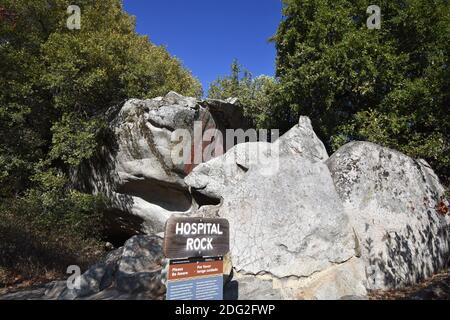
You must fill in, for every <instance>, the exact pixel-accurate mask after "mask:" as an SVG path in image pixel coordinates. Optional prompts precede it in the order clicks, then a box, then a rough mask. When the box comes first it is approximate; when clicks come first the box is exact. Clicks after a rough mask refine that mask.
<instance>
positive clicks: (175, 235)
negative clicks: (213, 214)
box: [164, 217, 230, 259]
mask: <svg viewBox="0 0 450 320" xmlns="http://www.w3.org/2000/svg"><path fill="white" fill-rule="evenodd" d="M229 229H230V227H229V223H228V221H227V220H226V219H210V218H179V217H175V218H171V219H169V220H168V221H167V223H166V230H165V235H164V254H165V256H166V257H167V258H169V259H184V258H191V257H218V256H224V255H225V254H227V252H228V251H229V243H230V235H229Z"/></svg>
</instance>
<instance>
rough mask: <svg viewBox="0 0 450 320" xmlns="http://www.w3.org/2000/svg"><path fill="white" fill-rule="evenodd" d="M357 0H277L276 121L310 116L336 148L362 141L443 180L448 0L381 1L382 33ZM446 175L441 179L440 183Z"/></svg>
mask: <svg viewBox="0 0 450 320" xmlns="http://www.w3.org/2000/svg"><path fill="white" fill-rule="evenodd" d="M371 4H372V3H371V2H370V1H365V0H343V1H332V0H285V1H284V9H283V14H284V19H283V21H282V22H281V23H280V26H279V28H278V31H277V34H276V36H275V37H274V40H275V43H276V47H277V52H278V55H277V76H278V77H279V80H280V91H279V92H278V94H277V100H276V103H274V105H278V106H284V107H285V110H284V114H283V115H282V117H281V118H282V119H283V120H284V121H285V122H294V121H295V120H296V118H297V117H298V115H299V114H304V115H308V116H310V117H311V118H312V120H313V122H314V125H315V127H316V128H317V130H318V132H319V134H320V136H321V137H322V138H323V139H324V140H325V141H326V143H327V145H328V146H329V148H330V149H332V150H335V149H336V148H338V147H339V146H341V145H342V144H343V143H345V142H348V141H350V140H355V139H356V140H369V141H372V142H375V143H379V144H382V145H385V146H388V147H393V148H395V149H398V150H400V151H402V152H405V153H407V154H409V155H410V156H413V157H418V158H424V159H426V160H428V161H429V162H430V163H431V164H432V166H433V168H435V169H436V170H437V171H438V172H439V173H440V175H441V177H443V178H444V179H448V177H449V176H450V172H449V168H450V152H449V151H450V150H449V148H450V141H449V140H450V138H449V130H450V112H449V102H450V100H449V95H450V87H449V85H450V71H449V62H450V61H449V57H450V52H449V51H450V4H449V1H447V0H401V1H389V0H380V1H378V2H377V3H376V4H377V5H378V6H379V7H380V8H381V14H382V22H381V29H379V30H377V29H375V30H369V29H368V28H367V25H366V21H367V18H368V17H369V15H368V14H366V10H367V7H368V6H369V5H371ZM447 181H448V180H447Z"/></svg>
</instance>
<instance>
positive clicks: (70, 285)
mask: <svg viewBox="0 0 450 320" xmlns="http://www.w3.org/2000/svg"><path fill="white" fill-rule="evenodd" d="M66 273H67V274H71V276H70V277H69V278H68V279H67V282H66V283H67V289H69V290H80V288H81V268H80V267H79V266H76V265H72V266H69V267H67V271H66Z"/></svg>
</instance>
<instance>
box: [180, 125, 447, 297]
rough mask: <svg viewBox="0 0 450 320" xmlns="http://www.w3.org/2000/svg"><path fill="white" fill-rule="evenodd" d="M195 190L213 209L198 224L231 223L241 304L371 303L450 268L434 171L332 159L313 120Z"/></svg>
mask: <svg viewBox="0 0 450 320" xmlns="http://www.w3.org/2000/svg"><path fill="white" fill-rule="evenodd" d="M185 182H186V183H187V184H188V185H189V186H190V187H191V191H192V192H193V194H196V193H198V194H201V195H202V196H203V197H204V199H210V201H209V203H208V201H205V202H204V203H203V206H202V207H200V208H199V210H197V211H196V212H194V213H193V214H195V215H199V216H208V217H216V216H217V217H224V218H227V219H228V220H229V221H230V226H231V256H232V259H233V266H234V270H235V281H236V283H237V285H236V287H239V283H241V282H242V285H241V289H242V290H244V289H243V288H246V289H245V290H244V291H242V290H241V291H240V293H239V292H238V293H237V295H235V296H237V297H238V298H239V297H243V298H248V297H249V296H251V295H254V296H255V297H259V298H263V297H266V296H272V297H280V298H284V299H342V298H346V297H362V296H364V295H365V294H366V290H372V289H391V288H397V287H401V286H404V285H408V284H414V283H417V282H419V281H421V280H422V279H424V278H427V277H429V276H431V275H432V274H433V273H435V272H438V271H440V270H442V269H443V268H445V267H446V264H447V263H448V258H449V237H448V233H449V217H448V216H444V215H443V214H442V212H441V213H440V211H439V210H437V206H438V205H440V206H441V207H442V205H443V206H448V202H447V200H446V199H445V198H444V188H443V187H442V185H441V184H440V183H439V180H438V178H437V177H436V175H435V174H434V173H433V171H432V169H431V168H430V167H429V165H428V164H426V163H425V162H424V161H421V160H420V161H419V160H414V159H411V158H409V157H407V156H405V155H403V154H401V153H399V152H396V151H393V150H390V149H387V148H383V147H380V146H377V145H374V144H371V143H364V142H359V143H351V144H348V145H346V146H344V147H343V148H341V149H340V150H339V151H338V152H336V153H335V154H334V155H333V156H332V157H331V158H328V156H327V154H326V151H325V149H324V147H323V144H322V143H321V142H320V140H318V138H317V136H316V135H315V134H314V132H313V130H312V127H311V125H310V121H309V119H307V118H304V117H302V118H300V121H299V125H298V126H296V127H294V128H293V129H292V130H291V131H289V132H288V133H286V134H285V135H284V136H282V137H281V138H280V139H278V140H277V141H275V142H274V143H271V144H270V143H263V142H260V143H247V144H241V145H238V146H236V147H234V148H233V149H231V150H229V151H228V152H227V153H226V154H225V155H223V156H221V157H218V158H215V159H213V160H211V161H209V162H207V163H204V164H201V165H200V166H198V167H197V168H195V169H194V170H193V171H192V172H191V173H190V174H189V175H188V176H187V177H186V178H185ZM211 199H215V200H216V204H215V205H210V204H211V203H213V201H211ZM230 285H231V284H230ZM230 285H229V286H230ZM258 285H260V286H261V291H260V292H255V290H254V289H255V288H256V287H258ZM229 286H228V287H229ZM270 286H272V290H269V287H270ZM248 288H251V289H248ZM227 290H228V291H227V292H228V294H229V295H230V294H231V293H230V292H232V291H230V288H228V289H227ZM231 295H233V294H231Z"/></svg>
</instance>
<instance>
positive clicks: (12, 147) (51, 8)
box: [0, 0, 201, 197]
mask: <svg viewBox="0 0 450 320" xmlns="http://www.w3.org/2000/svg"><path fill="white" fill-rule="evenodd" d="M70 4H72V3H71V2H70V1H67V0H2V1H1V2H0V8H1V9H2V11H1V12H3V13H4V14H3V15H2V17H3V18H2V23H1V24H0V72H1V74H0V125H1V126H0V128H1V129H0V184H1V185H2V187H1V192H0V196H3V197H8V196H16V195H20V194H23V193H24V191H25V190H27V188H29V187H30V186H32V185H33V182H32V181H31V180H30V177H31V176H32V175H33V172H34V166H35V164H36V163H38V162H39V161H40V160H45V159H47V158H50V159H51V160H52V161H53V162H52V163H50V166H54V165H58V166H60V167H61V168H63V169H64V167H65V168H67V167H68V166H74V165H77V164H79V163H80V161H83V160H84V159H87V158H89V157H90V156H92V154H93V153H94V152H95V150H96V148H97V145H98V139H97V135H98V134H99V133H100V131H101V128H102V127H104V124H102V118H103V115H104V113H105V111H106V110H107V109H108V108H109V107H111V106H113V105H116V104H118V103H120V102H122V101H123V100H124V99H126V98H130V97H136V98H150V97H155V96H158V95H164V94H166V93H167V92H168V91H170V90H175V91H178V92H180V93H182V94H186V95H193V96H200V95H201V86H200V84H199V82H198V81H197V80H196V79H195V78H194V77H193V76H192V75H191V74H190V72H189V71H187V70H186V69H185V68H183V66H182V64H181V63H180V61H178V60H177V59H175V58H172V57H171V56H170V55H169V53H168V52H167V50H166V49H165V48H163V47H158V46H155V45H153V44H152V43H150V42H149V40H148V38H147V37H144V36H140V35H138V34H137V33H136V32H135V22H134V18H133V17H131V16H129V15H128V14H126V13H125V12H124V11H123V9H122V6H121V1H119V0H105V1H92V0H80V1H77V5H78V6H80V8H81V12H82V19H81V30H69V29H68V28H67V26H66V21H67V18H68V14H67V12H66V10H67V7H68V6H69V5H70Z"/></svg>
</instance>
